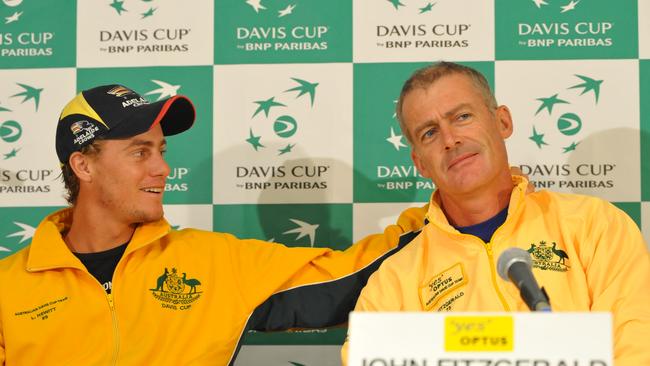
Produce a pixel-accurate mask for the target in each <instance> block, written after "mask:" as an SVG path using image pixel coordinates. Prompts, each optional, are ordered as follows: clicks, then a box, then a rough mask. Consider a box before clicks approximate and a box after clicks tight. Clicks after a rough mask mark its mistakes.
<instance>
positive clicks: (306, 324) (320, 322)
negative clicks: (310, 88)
mask: <svg viewBox="0 0 650 366" xmlns="http://www.w3.org/2000/svg"><path fill="white" fill-rule="evenodd" d="M427 222H428V221H427V220H425V224H426V223H427ZM420 231H421V230H418V231H411V232H408V233H404V234H402V235H401V236H400V237H399V242H398V244H397V247H396V248H394V249H392V250H390V251H389V252H387V253H386V254H384V255H383V256H381V257H379V258H377V260H375V261H374V262H372V263H371V264H369V265H368V266H367V267H365V268H363V269H362V270H360V271H358V272H355V273H352V274H350V275H349V276H346V277H343V278H339V279H338V280H334V281H329V282H323V283H318V284H313V285H305V286H301V287H298V288H294V289H290V290H287V291H283V292H279V293H277V294H275V295H273V296H271V297H269V298H268V300H266V301H265V302H263V303H262V304H261V305H260V306H258V307H257V308H256V309H255V311H253V313H252V314H251V316H250V318H249V320H248V322H247V323H246V327H245V328H244V331H243V332H242V338H243V336H244V335H245V334H246V332H247V331H249V330H258V331H274V330H286V329H290V328H324V327H330V326H334V325H339V324H343V323H345V322H346V321H347V320H348V315H349V313H350V311H352V310H353V309H354V306H355V304H356V303H357V299H358V298H359V294H360V293H361V289H362V288H363V287H364V286H365V285H366V283H367V282H368V278H370V275H372V274H373V272H375V271H376V270H377V269H378V268H379V266H380V265H381V264H382V263H383V262H384V260H386V258H388V257H390V256H391V255H393V254H395V253H397V252H398V251H400V250H401V249H402V248H404V247H405V246H406V244H408V243H410V242H411V241H412V240H413V239H415V237H416V236H418V235H419V234H420ZM242 338H240V339H239V342H237V348H236V349H235V352H234V354H233V357H232V359H231V361H230V363H229V364H228V365H229V366H233V365H234V364H235V360H236V359H237V354H238V353H239V350H240V349H241V346H242Z"/></svg>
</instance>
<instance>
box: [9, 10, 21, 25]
mask: <svg viewBox="0 0 650 366" xmlns="http://www.w3.org/2000/svg"><path fill="white" fill-rule="evenodd" d="M21 15H23V12H22V11H21V12H15V13H13V14H12V15H11V16H8V17H5V24H9V23H13V22H17V21H18V18H20V16H21Z"/></svg>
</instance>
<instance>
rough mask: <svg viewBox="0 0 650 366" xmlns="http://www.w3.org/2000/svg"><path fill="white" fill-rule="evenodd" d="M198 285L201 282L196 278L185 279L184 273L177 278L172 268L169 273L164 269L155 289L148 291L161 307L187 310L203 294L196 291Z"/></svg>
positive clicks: (174, 269) (175, 270)
mask: <svg viewBox="0 0 650 366" xmlns="http://www.w3.org/2000/svg"><path fill="white" fill-rule="evenodd" d="M200 285H201V282H200V281H199V280H197V279H196V278H187V274H186V273H185V272H183V275H182V276H179V275H178V270H177V269H176V268H172V270H171V273H170V272H169V270H168V269H167V268H165V272H164V273H163V274H161V275H160V276H159V277H158V280H157V281H156V288H152V289H149V290H150V291H151V294H152V295H153V297H154V298H155V299H156V300H158V301H160V303H161V305H162V307H164V308H168V309H173V310H177V309H180V310H187V309H189V308H190V307H191V305H190V304H191V303H193V302H194V301H196V300H198V299H199V297H201V294H202V293H203V292H202V291H198V290H197V286H200ZM177 305H180V306H177Z"/></svg>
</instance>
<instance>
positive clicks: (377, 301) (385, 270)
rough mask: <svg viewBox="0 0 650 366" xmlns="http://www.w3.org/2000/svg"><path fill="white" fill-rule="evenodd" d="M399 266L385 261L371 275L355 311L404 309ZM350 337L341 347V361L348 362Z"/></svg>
mask: <svg viewBox="0 0 650 366" xmlns="http://www.w3.org/2000/svg"><path fill="white" fill-rule="evenodd" d="M401 286H402V285H401V283H400V281H399V268H396V267H395V266H394V265H393V263H384V264H383V265H382V266H381V268H380V269H379V270H378V271H376V272H375V273H373V274H372V276H370V278H369V279H368V283H367V284H366V287H364V288H363V290H362V291H361V295H359V300H358V301H357V305H356V306H355V308H354V311H403V310H404V307H403V304H402V292H401ZM348 337H349V334H348ZM348 347H349V345H348V338H347V337H346V339H345V343H344V344H343V347H342V348H341V361H342V364H343V365H347V364H348Z"/></svg>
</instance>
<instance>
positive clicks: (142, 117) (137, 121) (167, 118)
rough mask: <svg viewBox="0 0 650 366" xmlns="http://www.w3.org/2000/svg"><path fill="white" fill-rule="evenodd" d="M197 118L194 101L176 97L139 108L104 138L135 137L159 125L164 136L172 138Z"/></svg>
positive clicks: (180, 96)
mask: <svg viewBox="0 0 650 366" xmlns="http://www.w3.org/2000/svg"><path fill="white" fill-rule="evenodd" d="M195 118H196V112H195V110H194V105H193V104H192V101H191V100H190V99H189V98H187V97H185V96H183V95H176V96H173V97H171V98H169V99H166V100H161V101H158V102H154V103H150V104H147V105H143V106H142V107H139V108H138V109H136V110H135V111H134V112H133V113H131V114H130V115H129V116H128V117H127V118H125V119H124V120H122V121H121V122H120V124H119V125H117V126H115V127H113V128H112V129H111V130H110V131H109V132H108V133H106V134H105V135H103V136H104V138H106V139H115V138H128V137H133V136H136V135H139V134H141V133H144V132H147V131H148V130H149V129H151V128H152V127H154V126H155V125H157V124H160V127H161V128H162V131H163V135H165V136H171V135H176V134H179V133H181V132H183V131H186V130H188V129H189V128H190V127H192V125H194V120H195Z"/></svg>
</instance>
